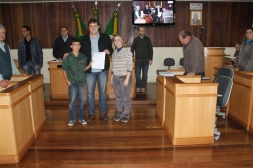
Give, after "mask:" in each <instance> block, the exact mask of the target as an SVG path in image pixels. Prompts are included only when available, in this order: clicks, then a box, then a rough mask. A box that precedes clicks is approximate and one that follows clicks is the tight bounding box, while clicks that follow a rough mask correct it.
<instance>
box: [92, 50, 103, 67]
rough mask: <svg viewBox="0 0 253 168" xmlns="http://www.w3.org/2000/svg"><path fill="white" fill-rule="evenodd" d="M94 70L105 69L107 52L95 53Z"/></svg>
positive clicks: (93, 57) (93, 59) (93, 58)
mask: <svg viewBox="0 0 253 168" xmlns="http://www.w3.org/2000/svg"><path fill="white" fill-rule="evenodd" d="M92 61H93V62H92V68H97V69H104V66H105V52H95V53H93V55H92Z"/></svg>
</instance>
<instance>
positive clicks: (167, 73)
mask: <svg viewBox="0 0 253 168" xmlns="http://www.w3.org/2000/svg"><path fill="white" fill-rule="evenodd" d="M159 75H160V76H174V74H173V73H172V72H159Z"/></svg>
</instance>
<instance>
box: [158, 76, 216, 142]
mask: <svg viewBox="0 0 253 168" xmlns="http://www.w3.org/2000/svg"><path fill="white" fill-rule="evenodd" d="M157 80H158V81H159V82H158V84H159V85H160V86H159V88H158V91H157V92H162V93H164V94H165V96H164V94H158V96H159V97H158V98H157V100H160V101H164V104H165V105H164V108H165V109H164V113H163V112H162V109H159V108H158V107H157V113H158V116H159V118H160V119H163V118H164V120H161V121H162V124H163V126H164V127H165V129H166V131H167V133H168V135H169V138H170V140H171V142H172V144H173V145H193V144H210V143H214V123H215V113H216V101H217V87H218V83H200V80H201V76H195V78H192V79H191V78H189V77H186V76H174V77H158V79H157ZM164 80H165V81H164ZM161 81H162V82H161ZM186 82H189V83H186ZM162 85H164V87H163V88H162ZM164 90H165V91H164ZM163 98H164V99H163ZM157 106H158V105H157Z"/></svg>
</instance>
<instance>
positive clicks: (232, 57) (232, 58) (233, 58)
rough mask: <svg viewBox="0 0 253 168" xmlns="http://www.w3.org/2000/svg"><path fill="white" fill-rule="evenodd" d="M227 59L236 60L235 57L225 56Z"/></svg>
mask: <svg viewBox="0 0 253 168" xmlns="http://www.w3.org/2000/svg"><path fill="white" fill-rule="evenodd" d="M224 57H225V58H231V59H234V58H236V57H234V56H224Z"/></svg>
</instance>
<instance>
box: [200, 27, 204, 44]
mask: <svg viewBox="0 0 253 168" xmlns="http://www.w3.org/2000/svg"><path fill="white" fill-rule="evenodd" d="M203 31H204V27H201V30H200V41H201V38H202V33H203Z"/></svg>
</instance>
